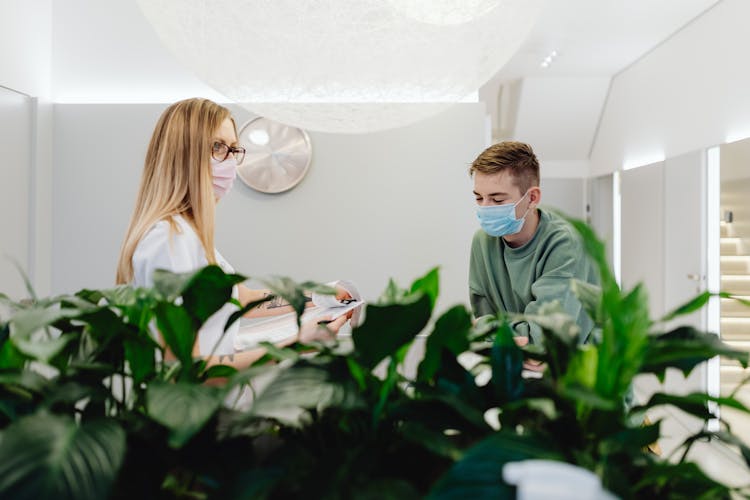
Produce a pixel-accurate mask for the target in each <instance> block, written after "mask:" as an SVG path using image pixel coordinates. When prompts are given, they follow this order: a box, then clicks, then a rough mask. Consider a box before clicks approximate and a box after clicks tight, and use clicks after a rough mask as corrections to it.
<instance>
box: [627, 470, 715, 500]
mask: <svg viewBox="0 0 750 500" xmlns="http://www.w3.org/2000/svg"><path fill="white" fill-rule="evenodd" d="M629 493H630V494H632V495H633V498H684V499H688V498H689V499H701V500H713V499H717V498H730V495H729V488H728V487H726V486H724V485H723V484H721V483H718V482H716V481H715V480H713V479H711V478H709V477H708V476H706V474H705V473H704V472H703V471H702V470H701V469H700V468H699V467H698V466H697V465H696V464H694V463H689V462H684V463H678V464H671V463H668V462H657V463H654V464H652V465H651V466H650V467H649V468H648V469H646V470H645V471H644V474H643V476H642V477H641V478H640V480H639V481H638V482H637V483H636V484H634V485H631V489H630V491H629Z"/></svg>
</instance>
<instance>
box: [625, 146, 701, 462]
mask: <svg viewBox="0 0 750 500" xmlns="http://www.w3.org/2000/svg"><path fill="white" fill-rule="evenodd" d="M620 194H621V212H622V213H621V217H622V226H621V234H622V245H621V251H622V282H623V287H624V288H626V289H629V288H631V287H632V286H633V285H635V284H636V283H638V282H642V283H644V284H645V286H646V289H647V291H648V293H649V304H650V306H651V315H652V318H654V319H658V318H659V317H661V316H663V315H664V314H665V313H666V312H669V311H671V310H672V309H674V308H675V307H677V306H679V305H680V304H682V303H684V302H686V301H688V300H689V299H691V298H693V297H694V296H696V295H697V294H698V293H699V292H701V291H703V290H704V289H705V283H706V282H705V262H706V256H705V249H706V236H705V235H706V229H705V227H706V215H705V214H706V189H705V156H704V153H703V152H701V151H696V152H694V153H689V154H686V155H683V156H679V157H676V158H671V159H668V160H666V161H664V162H660V163H656V164H653V165H649V166H645V167H641V168H637V169H634V170H628V171H625V172H623V173H622V177H621V193H620ZM678 324H679V325H691V326H694V327H695V328H698V329H704V328H705V314H704V313H703V312H699V313H695V314H693V315H691V316H685V317H680V318H678V319H677V320H676V321H675V322H674V323H673V324H672V325H668V327H667V328H671V327H673V326H676V325H678ZM706 373H707V372H706V367H705V366H701V367H698V368H697V369H695V370H694V371H693V373H692V374H691V375H690V377H688V378H687V379H685V378H684V377H683V376H682V374H681V373H680V372H678V371H676V370H675V371H670V373H668V374H667V377H666V379H665V382H664V384H663V385H661V384H659V383H658V381H657V380H656V377H653V376H641V377H639V378H638V379H637V380H636V384H635V391H636V397H637V399H638V400H639V401H645V400H647V399H648V398H649V397H650V395H651V394H652V393H653V392H656V391H663V392H668V393H674V394H687V393H690V392H697V391H705V390H706V380H707V375H706ZM650 417H651V419H652V420H654V421H655V420H658V419H663V424H662V436H664V438H663V439H662V440H661V441H660V443H661V445H662V448H663V449H664V451H665V453H667V454H668V453H669V452H671V450H673V449H674V448H675V447H676V446H678V445H679V444H680V443H681V442H682V440H683V439H684V438H685V437H686V436H687V435H689V434H692V433H695V432H697V431H699V430H700V429H701V428H702V426H703V423H702V421H699V420H698V419H695V418H692V417H689V416H688V415H686V414H684V413H681V412H677V411H675V410H673V409H671V408H669V407H667V408H658V409H656V410H654V411H652V412H650Z"/></svg>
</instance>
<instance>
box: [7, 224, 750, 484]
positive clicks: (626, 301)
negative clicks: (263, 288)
mask: <svg viewBox="0 0 750 500" xmlns="http://www.w3.org/2000/svg"><path fill="white" fill-rule="evenodd" d="M575 224H576V227H577V228H578V230H579V231H580V232H581V234H582V237H583V238H584V240H585V241H586V242H587V245H588V246H589V252H590V253H591V255H592V256H593V258H594V259H595V260H596V261H597V263H598V265H599V267H600V272H601V276H602V287H601V289H593V288H590V287H585V286H582V285H580V284H577V285H575V286H576V288H577V293H578V294H579V297H580V298H581V300H582V302H583V303H584V304H585V305H586V307H587V309H588V310H589V312H590V314H591V316H592V318H594V319H595V320H596V322H597V324H598V325H599V327H600V330H601V335H600V336H599V338H598V339H597V341H596V342H594V343H591V344H587V345H579V344H578V342H577V341H576V335H575V333H576V332H575V328H574V325H573V323H572V321H571V320H570V319H569V318H567V317H565V316H564V315H562V314H560V313H559V312H558V311H557V310H556V309H555V307H554V305H550V306H549V308H548V309H547V310H546V311H544V313H543V314H540V315H538V316H537V317H534V318H527V319H529V320H533V321H536V322H537V323H538V324H540V325H541V326H542V328H543V331H544V337H545V344H544V346H543V349H538V348H524V349H520V348H518V347H517V346H516V345H515V343H514V342H513V339H512V332H511V330H510V328H509V326H508V320H512V319H515V318H504V317H499V318H497V320H496V321H492V322H482V323H480V324H473V322H472V320H471V316H470V314H469V312H468V311H467V309H466V308H465V307H464V306H462V305H458V306H454V307H452V308H450V309H448V310H447V311H445V312H444V313H443V314H441V315H440V316H439V317H438V318H436V319H435V320H434V321H431V317H432V311H433V307H434V304H435V299H436V297H437V294H438V290H439V284H438V272H437V269H433V270H431V271H430V272H428V273H427V274H426V275H425V276H423V277H421V278H419V279H417V280H416V281H415V282H414V283H413V284H412V285H411V286H410V287H409V288H407V289H400V288H399V287H398V286H396V284H395V283H393V282H391V283H390V284H389V286H388V288H387V289H386V291H385V292H384V294H383V296H382V297H381V298H380V300H379V301H377V303H374V304H372V305H370V306H368V309H367V318H366V321H365V323H364V324H362V325H361V326H360V327H358V328H356V329H354V331H353V332H352V337H351V340H350V341H348V340H347V339H342V340H341V341H340V342H335V343H333V344H318V345H315V346H308V347H307V348H300V349H277V348H274V347H273V346H268V355H267V356H266V358H264V359H263V360H261V362H259V363H258V364H257V365H256V366H253V367H251V368H250V369H248V370H243V371H239V372H238V371H236V370H234V369H232V368H230V367H227V366H221V365H220V366H214V367H211V368H207V367H206V365H205V363H204V362H202V361H200V360H194V359H193V358H192V355H191V352H192V345H193V343H194V340H195V335H196V331H197V330H198V328H199V327H200V325H201V324H202V323H203V321H205V320H206V319H207V318H208V317H209V316H210V315H211V314H212V313H213V312H214V311H216V310H218V309H219V308H220V307H221V306H222V305H223V304H224V303H226V302H227V301H229V300H231V287H232V285H233V284H235V283H238V282H240V281H242V280H243V279H244V277H242V276H239V275H233V274H225V273H223V272H222V271H221V270H220V269H219V268H218V267H215V266H209V267H206V268H204V269H202V270H200V271H198V272H196V273H193V274H188V275H173V274H169V273H161V274H160V275H159V276H157V277H156V279H155V286H154V288H153V289H132V288H128V287H118V288H114V289H110V290H82V291H80V292H78V293H76V294H74V295H65V296H57V297H50V298H33V300H31V301H30V302H28V303H23V304H21V303H15V302H12V301H10V300H9V299H7V298H6V297H3V298H2V299H0V300H2V304H3V306H4V309H6V310H7V312H6V313H5V314H3V316H1V317H0V497H9V498H53V497H54V498H107V497H110V498H120V497H123V498H124V497H128V498H131V497H135V496H141V497H164V498H212V497H214V498H289V497H296V496H299V495H302V494H304V495H307V496H310V497H315V498H318V497H319V498H370V497H372V498H421V497H425V496H429V497H433V498H465V497H467V496H469V495H472V496H475V497H481V498H484V497H493V498H497V497H500V498H513V497H514V495H515V492H514V489H513V487H512V486H510V485H508V484H506V483H505V482H504V481H503V480H502V468H503V466H504V465H505V464H507V463H509V462H515V461H519V460H525V459H529V458H543V459H551V460H559V461H565V462H569V463H572V464H575V465H578V466H581V467H584V468H586V469H588V470H591V471H593V472H594V473H595V474H597V475H598V476H599V477H600V478H601V480H602V482H603V484H604V486H605V487H607V488H608V489H609V490H610V491H612V492H613V493H615V494H617V495H618V496H621V497H624V498H628V497H633V498H635V497H637V498H642V497H660V498H662V497H670V498H671V497H682V496H685V497H687V496H689V497H690V498H695V497H698V496H701V495H703V496H704V497H711V498H716V497H719V498H720V497H725V496H728V495H729V494H730V493H731V492H735V493H740V494H742V493H744V494H746V493H747V492H746V491H741V490H738V489H732V488H729V487H727V486H726V485H723V484H721V483H718V482H716V481H713V480H712V479H710V478H709V477H708V476H706V475H705V474H704V473H703V472H702V471H701V470H700V468H698V467H697V466H695V465H694V464H692V463H690V462H689V461H687V459H686V456H687V455H686V454H685V455H683V456H682V457H680V459H678V460H676V461H667V460H665V459H664V458H663V457H659V456H656V455H654V454H653V453H651V452H649V451H648V450H647V445H648V444H650V443H653V442H655V441H656V440H657V439H658V437H659V435H660V422H654V423H647V424H645V425H644V423H643V418H642V417H643V414H644V412H645V411H646V410H648V409H649V408H652V407H654V406H657V405H663V404H670V405H674V406H676V407H678V408H680V409H682V410H684V411H687V412H688V413H690V414H692V415H696V416H697V417H699V418H702V419H709V418H710V417H711V415H710V414H709V413H708V411H707V409H706V408H707V406H706V403H708V402H709V401H713V402H716V403H719V404H722V405H728V406H732V407H733V408H736V409H739V410H740V411H745V412H747V409H746V408H745V407H744V406H743V405H741V404H740V403H739V402H738V401H736V400H735V399H734V398H731V397H729V398H712V397H709V396H707V395H705V394H690V395H686V396H676V395H669V394H656V395H654V396H653V397H652V398H651V400H650V401H648V402H646V403H645V404H643V405H639V406H632V405H628V404H626V397H625V396H626V395H627V393H628V390H629V387H630V385H631V383H632V380H633V377H634V376H636V375H637V374H639V373H654V374H656V375H657V376H663V374H664V373H665V370H666V369H667V368H669V367H674V368H678V369H680V370H682V371H683V372H685V373H688V372H690V371H691V370H692V369H693V368H694V367H695V366H697V365H698V364H699V363H701V362H703V361H705V360H707V359H710V358H711V357H713V356H715V355H724V356H729V357H731V358H733V359H737V360H738V361H739V362H740V363H742V364H743V366H746V365H747V362H748V354H747V353H746V352H739V351H735V350H732V349H730V348H729V347H727V346H726V345H724V344H723V343H721V342H720V341H719V340H718V339H717V338H716V336H714V335H712V334H709V333H703V332H698V331H695V330H693V329H690V328H686V327H682V328H677V329H674V330H671V331H666V332H665V331H662V328H663V324H664V323H663V322H653V321H651V320H650V317H649V313H648V308H647V305H646V300H645V291H644V290H643V288H642V287H636V288H635V289H634V290H631V291H628V292H623V291H622V290H620V289H619V287H618V286H617V284H616V283H615V281H614V279H613V278H612V276H611V274H610V272H609V270H608V268H607V266H606V263H605V261H604V254H603V249H602V247H601V244H600V243H599V242H598V241H597V240H596V238H595V237H594V235H593V234H592V233H591V231H590V230H589V229H588V228H587V227H586V226H585V225H582V224H579V223H575ZM270 286H271V288H272V289H274V291H275V293H276V294H278V295H282V296H283V297H284V298H286V299H287V300H289V301H290V302H291V303H292V304H293V305H295V307H296V309H297V311H298V313H301V312H302V308H303V307H304V298H303V295H302V290H303V289H309V288H310V287H313V286H316V285H314V284H311V283H303V284H301V285H297V284H295V283H294V282H292V281H290V280H286V279H279V280H276V281H274V282H273V283H271V284H270ZM722 296H726V295H722ZM708 297H709V296H708V294H703V295H701V296H699V297H697V298H696V299H695V300H693V301H691V302H690V303H688V304H686V305H685V306H683V307H681V308H679V309H678V310H676V311H675V312H674V313H673V314H671V315H669V316H668V317H669V318H672V317H676V316H679V315H680V314H685V313H689V312H691V311H693V310H695V309H697V308H699V307H701V306H702V305H703V304H705V302H706V301H707V300H708ZM253 306H254V304H251V305H249V306H248V308H250V307H253ZM248 308H246V309H248ZM241 312H242V311H239V312H238V315H237V316H236V317H234V318H233V319H237V317H238V316H239V313H241ZM153 328H158V329H159V331H160V332H161V333H162V335H163V338H164V341H165V343H166V346H167V347H168V348H169V350H170V351H171V352H172V353H174V354H175V358H176V359H174V360H170V359H168V358H166V357H165V355H164V354H165V347H164V346H161V345H160V344H158V343H157V342H155V341H154V340H153V334H152V329H153ZM425 329H427V330H428V331H429V332H430V334H429V336H428V337H427V340H426V344H425V353H424V356H423V358H422V359H421V361H420V363H419V367H418V370H417V372H416V375H415V376H409V377H407V376H405V375H404V374H403V370H401V367H402V365H403V362H404V360H405V357H406V353H407V351H408V349H409V348H410V346H411V345H412V343H413V341H414V339H415V338H416V336H417V335H418V334H419V333H420V332H422V331H425ZM310 348H312V349H313V350H314V355H311V353H310V352H309V351H310ZM525 356H526V357H533V358H536V359H539V360H540V361H543V362H544V363H546V366H547V369H546V371H545V373H544V376H543V377H542V378H541V379H525V378H523V377H522V376H521V373H522V363H523V359H524V357H525ZM467 358H471V359H472V361H467ZM212 380H223V381H224V382H223V384H221V385H217V384H215V383H211V382H212ZM207 382H208V383H207ZM247 386H250V387H253V388H254V390H255V391H256V392H255V393H254V394H253V398H252V402H251V403H250V404H249V406H248V407H247V408H243V409H242V410H241V411H240V410H238V409H233V408H232V407H231V400H229V401H228V398H229V397H230V394H232V391H236V390H237V388H241V387H247ZM700 439H712V440H713V439H715V440H721V441H723V442H726V443H729V444H730V445H732V446H735V447H738V448H739V449H740V451H741V453H742V455H743V456H744V457H745V460H746V461H748V460H750V451H749V450H748V448H747V447H746V445H745V444H744V443H742V442H741V441H740V440H739V438H737V436H734V435H733V434H732V433H731V432H730V430H729V429H727V428H726V427H724V428H722V430H721V431H719V432H708V431H701V432H699V433H697V434H696V435H694V436H690V437H689V438H688V439H687V440H686V441H685V444H684V447H685V448H689V447H690V446H691V443H693V442H695V441H696V440H700Z"/></svg>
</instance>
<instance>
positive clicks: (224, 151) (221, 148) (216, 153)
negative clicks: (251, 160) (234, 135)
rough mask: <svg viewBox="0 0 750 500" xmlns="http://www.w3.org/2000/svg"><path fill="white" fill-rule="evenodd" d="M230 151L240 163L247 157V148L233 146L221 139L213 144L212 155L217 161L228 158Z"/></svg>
mask: <svg viewBox="0 0 750 500" xmlns="http://www.w3.org/2000/svg"><path fill="white" fill-rule="evenodd" d="M230 153H231V154H233V155H234V160H235V161H236V162H237V164H238V165H239V164H240V163H242V160H243V159H245V148H233V147H232V146H227V145H226V144H224V143H223V142H219V141H216V142H214V144H213V146H211V156H212V157H213V159H214V160H216V161H224V160H226V159H227V158H229V155H230Z"/></svg>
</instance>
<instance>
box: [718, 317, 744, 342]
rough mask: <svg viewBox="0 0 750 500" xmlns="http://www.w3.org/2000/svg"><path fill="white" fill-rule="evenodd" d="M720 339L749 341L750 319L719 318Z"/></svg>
mask: <svg viewBox="0 0 750 500" xmlns="http://www.w3.org/2000/svg"><path fill="white" fill-rule="evenodd" d="M721 339H722V340H724V341H730V340H744V339H750V318H721Z"/></svg>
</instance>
